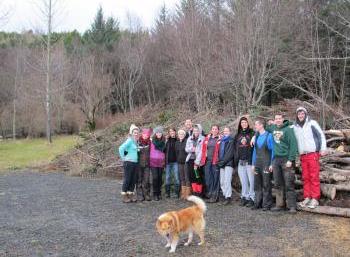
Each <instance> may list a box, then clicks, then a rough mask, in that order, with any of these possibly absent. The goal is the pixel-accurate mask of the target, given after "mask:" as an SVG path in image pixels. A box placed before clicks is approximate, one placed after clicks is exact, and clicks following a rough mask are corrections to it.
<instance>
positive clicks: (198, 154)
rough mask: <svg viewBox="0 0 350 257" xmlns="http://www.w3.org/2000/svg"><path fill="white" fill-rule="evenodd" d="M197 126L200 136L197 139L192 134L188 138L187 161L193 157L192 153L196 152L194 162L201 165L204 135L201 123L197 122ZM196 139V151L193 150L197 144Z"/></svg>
mask: <svg viewBox="0 0 350 257" xmlns="http://www.w3.org/2000/svg"><path fill="white" fill-rule="evenodd" d="M196 126H197V127H198V128H199V136H198V138H197V139H195V138H194V136H193V135H192V136H190V137H189V138H188V139H187V142H186V148H185V150H186V152H187V157H186V162H188V161H189V160H190V159H191V156H192V154H194V156H195V159H194V164H195V165H198V166H200V164H201V158H202V145H203V141H204V136H202V126H201V125H200V124H197V125H196ZM195 141H196V147H195V151H194V152H192V149H193V147H194V145H195Z"/></svg>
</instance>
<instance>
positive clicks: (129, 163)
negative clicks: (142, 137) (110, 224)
mask: <svg viewBox="0 0 350 257" xmlns="http://www.w3.org/2000/svg"><path fill="white" fill-rule="evenodd" d="M138 139H139V128H138V127H136V126H135V125H134V124H132V125H131V126H130V131H129V137H128V139H127V140H126V141H125V142H124V143H123V144H122V145H121V146H120V147H119V155H120V158H121V159H122V161H123V166H124V176H123V186H122V196H123V202H124V203H129V202H136V198H135V197H134V190H135V184H136V180H137V172H138V168H139V164H138V159H139V157H138V143H137V141H138Z"/></svg>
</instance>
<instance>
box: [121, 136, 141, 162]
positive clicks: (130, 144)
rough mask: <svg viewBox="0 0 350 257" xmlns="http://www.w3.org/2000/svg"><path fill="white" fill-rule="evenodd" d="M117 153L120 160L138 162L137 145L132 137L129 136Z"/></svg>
mask: <svg viewBox="0 0 350 257" xmlns="http://www.w3.org/2000/svg"><path fill="white" fill-rule="evenodd" d="M119 155H120V158H121V159H122V161H128V162H136V163H137V162H138V145H137V142H135V140H134V139H132V138H131V137H129V138H128V139H127V140H126V141H125V142H124V143H123V144H122V145H121V146H120V147H119Z"/></svg>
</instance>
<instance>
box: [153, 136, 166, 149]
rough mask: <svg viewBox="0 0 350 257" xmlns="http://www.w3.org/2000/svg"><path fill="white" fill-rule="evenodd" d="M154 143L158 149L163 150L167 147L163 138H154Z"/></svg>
mask: <svg viewBox="0 0 350 257" xmlns="http://www.w3.org/2000/svg"><path fill="white" fill-rule="evenodd" d="M153 144H154V146H155V147H156V149H157V150H158V151H161V152H163V151H164V148H165V142H164V141H163V140H162V139H160V140H159V139H158V138H154V139H153Z"/></svg>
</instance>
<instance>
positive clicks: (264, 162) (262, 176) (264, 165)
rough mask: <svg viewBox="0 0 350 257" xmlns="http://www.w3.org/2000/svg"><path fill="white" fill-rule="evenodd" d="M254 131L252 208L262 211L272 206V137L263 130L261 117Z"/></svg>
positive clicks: (256, 122) (263, 125)
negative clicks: (253, 193)
mask: <svg viewBox="0 0 350 257" xmlns="http://www.w3.org/2000/svg"><path fill="white" fill-rule="evenodd" d="M254 125H255V131H256V132H258V133H257V135H258V137H257V138H256V140H255V145H254V149H253V157H252V170H253V172H254V176H255V178H254V191H255V201H254V206H253V207H252V209H260V208H263V210H264V211H267V210H270V209H271V207H272V184H271V180H272V160H273V144H274V141H273V137H272V134H271V133H269V132H268V131H266V130H265V122H264V121H263V120H261V119H257V120H256V121H255V124H254Z"/></svg>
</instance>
